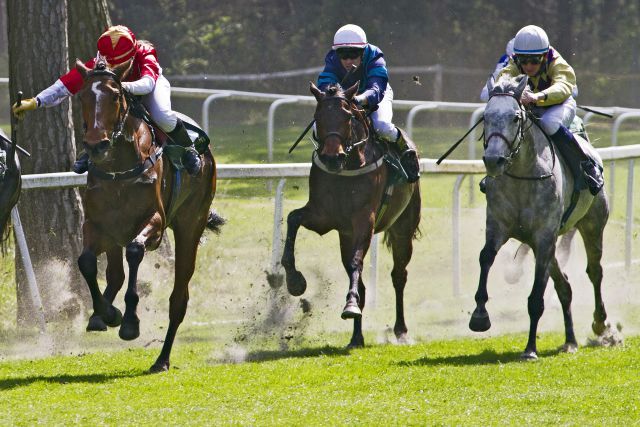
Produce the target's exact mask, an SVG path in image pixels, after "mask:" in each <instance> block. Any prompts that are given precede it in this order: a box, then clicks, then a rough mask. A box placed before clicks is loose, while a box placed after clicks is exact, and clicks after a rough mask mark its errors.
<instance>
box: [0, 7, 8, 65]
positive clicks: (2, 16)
mask: <svg viewBox="0 0 640 427" xmlns="http://www.w3.org/2000/svg"><path fill="white" fill-rule="evenodd" d="M6 54H7V0H0V56H3V55H6ZM3 77H4V76H3Z"/></svg>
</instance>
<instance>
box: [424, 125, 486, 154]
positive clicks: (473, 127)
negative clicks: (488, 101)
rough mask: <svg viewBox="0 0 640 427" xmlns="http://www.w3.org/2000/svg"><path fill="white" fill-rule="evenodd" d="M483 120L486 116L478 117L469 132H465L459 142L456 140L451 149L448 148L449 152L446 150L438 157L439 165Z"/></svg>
mask: <svg viewBox="0 0 640 427" xmlns="http://www.w3.org/2000/svg"><path fill="white" fill-rule="evenodd" d="M483 120H484V117H480V119H478V121H477V122H476V124H475V125H473V126H472V127H471V129H469V130H468V131H467V133H465V134H464V136H463V137H462V138H460V139H459V140H458V142H456V143H455V144H453V145H452V146H451V148H449V149H448V150H447V152H446V153H444V154H443V155H442V156H440V158H439V159H438V161H436V165H439V164H440V163H442V161H443V160H444V159H446V158H447V157H448V156H449V154H451V153H452V152H453V150H455V149H456V148H458V145H460V143H461V142H462V141H464V139H465V138H466V137H467V135H469V134H470V133H471V131H472V130H474V129H475V128H476V126H478V125H479V124H480V123H481V122H482V121H483Z"/></svg>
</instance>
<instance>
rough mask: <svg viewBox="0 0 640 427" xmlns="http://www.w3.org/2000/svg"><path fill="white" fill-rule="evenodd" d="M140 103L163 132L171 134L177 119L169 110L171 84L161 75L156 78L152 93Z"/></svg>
mask: <svg viewBox="0 0 640 427" xmlns="http://www.w3.org/2000/svg"><path fill="white" fill-rule="evenodd" d="M142 103H143V104H144V106H145V107H147V110H149V114H150V115H151V118H152V119H153V121H155V122H156V123H157V124H158V126H160V128H161V129H162V130H163V131H165V132H171V131H172V130H174V129H175V128H176V123H177V120H178V118H177V117H176V113H175V112H174V111H173V110H172V109H171V84H169V80H167V79H166V78H165V77H164V76H163V75H162V74H161V75H160V76H158V80H156V86H155V88H154V89H153V92H151V93H150V94H148V95H145V96H143V97H142Z"/></svg>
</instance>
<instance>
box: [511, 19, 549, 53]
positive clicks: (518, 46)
mask: <svg viewBox="0 0 640 427" xmlns="http://www.w3.org/2000/svg"><path fill="white" fill-rule="evenodd" d="M548 51H549V38H548V37H547V33H545V32H544V30H543V29H542V28H540V27H537V26H535V25H527V26H526V27H524V28H522V29H521V30H520V31H518V33H517V34H516V37H515V39H514V42H513V53H515V54H516V55H542V54H543V53H547V52H548Z"/></svg>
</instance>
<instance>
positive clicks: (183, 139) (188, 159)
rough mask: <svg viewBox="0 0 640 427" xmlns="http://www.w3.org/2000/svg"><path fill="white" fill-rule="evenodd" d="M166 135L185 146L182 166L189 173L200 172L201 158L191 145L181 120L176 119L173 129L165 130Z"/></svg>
mask: <svg viewBox="0 0 640 427" xmlns="http://www.w3.org/2000/svg"><path fill="white" fill-rule="evenodd" d="M167 135H169V137H170V138H171V139H172V140H173V142H174V144H177V145H181V146H183V147H184V148H185V152H184V154H183V155H182V166H184V168H185V169H186V170H187V172H188V173H189V175H197V174H198V172H200V167H201V166H202V160H200V155H199V154H198V152H197V151H196V149H195V147H194V146H193V142H192V141H191V138H189V134H188V133H187V129H186V128H185V127H184V123H183V122H182V120H180V119H178V121H177V122H176V127H175V129H174V130H172V131H171V132H167Z"/></svg>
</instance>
